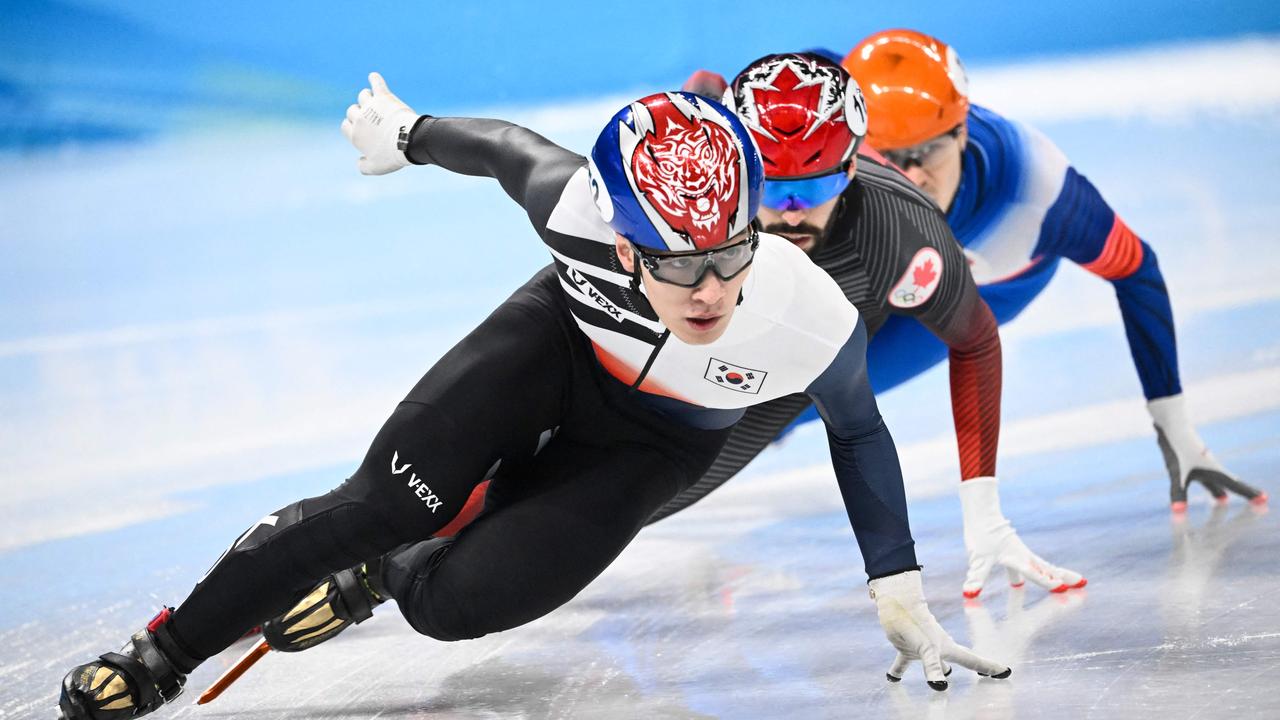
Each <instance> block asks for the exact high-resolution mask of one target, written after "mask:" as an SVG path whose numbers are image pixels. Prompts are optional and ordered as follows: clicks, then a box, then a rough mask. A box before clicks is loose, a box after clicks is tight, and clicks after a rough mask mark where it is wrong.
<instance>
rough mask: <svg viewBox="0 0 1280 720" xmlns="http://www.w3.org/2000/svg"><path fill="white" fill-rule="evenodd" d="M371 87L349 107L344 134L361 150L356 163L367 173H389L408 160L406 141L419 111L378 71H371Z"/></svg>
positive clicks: (343, 123) (343, 122)
mask: <svg viewBox="0 0 1280 720" xmlns="http://www.w3.org/2000/svg"><path fill="white" fill-rule="evenodd" d="M369 87H370V88H373V89H372V90H370V89H369V88H365V89H364V90H361V91H360V94H359V95H358V96H357V97H356V104H355V105H352V106H351V107H349V108H347V119H346V120H343V121H342V134H343V135H346V136H347V139H348V140H350V141H351V144H352V145H355V146H356V149H357V150H359V151H360V153H361V157H360V160H359V162H357V163H356V167H358V168H360V172H361V173H363V174H365V175H386V174H387V173H389V172H395V171H396V170H399V169H400V168H402V167H404V166H406V165H408V164H409V159H408V158H407V157H405V155H404V151H405V147H404V143H407V142H408V140H409V131H410V130H411V129H413V124H414V123H415V122H417V121H418V113H416V112H414V111H413V108H411V107H409V106H408V105H405V104H404V102H403V101H401V100H400V98H398V97H396V96H395V95H393V94H392V93H391V91H390V90H388V89H387V81H386V80H383V79H382V76H381V75H379V74H378V73H376V72H375V73H369Z"/></svg>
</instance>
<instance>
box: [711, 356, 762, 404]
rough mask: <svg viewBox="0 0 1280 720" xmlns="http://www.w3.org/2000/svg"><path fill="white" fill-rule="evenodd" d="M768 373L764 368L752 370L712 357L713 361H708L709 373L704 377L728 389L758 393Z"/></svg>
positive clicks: (750, 393) (752, 393) (751, 393)
mask: <svg viewBox="0 0 1280 720" xmlns="http://www.w3.org/2000/svg"><path fill="white" fill-rule="evenodd" d="M768 374H769V373H767V372H765V371H763V370H752V369H751V368H744V367H742V366H741V365H734V364H733V363H728V362H725V361H723V360H717V359H716V358H711V362H709V363H707V374H706V375H703V377H704V378H706V379H707V380H709V381H711V382H713V383H715V384H716V385H719V386H720V387H722V388H725V389H726V390H734V391H736V392H740V393H747V394H748V395H756V394H759V392H760V387H761V386H762V385H764V379H765V376H767V375H768Z"/></svg>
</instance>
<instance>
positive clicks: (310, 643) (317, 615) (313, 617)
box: [262, 558, 388, 652]
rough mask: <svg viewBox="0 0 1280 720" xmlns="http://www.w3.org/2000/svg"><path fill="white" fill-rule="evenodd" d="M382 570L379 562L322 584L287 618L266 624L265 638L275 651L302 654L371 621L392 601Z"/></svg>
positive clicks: (291, 611) (335, 574)
mask: <svg viewBox="0 0 1280 720" xmlns="http://www.w3.org/2000/svg"><path fill="white" fill-rule="evenodd" d="M381 570H382V559H381V558H379V559H377V560H373V561H371V562H367V563H364V564H362V565H358V566H356V567H354V568H350V569H348V570H342V571H339V572H336V573H334V574H332V575H330V576H329V577H327V578H325V579H324V580H321V581H320V584H319V585H316V586H315V589H313V590H312V591H311V592H309V593H307V595H306V597H304V598H302V599H301V600H299V601H298V604H296V605H294V606H293V607H292V608H290V609H289V611H288V612H286V613H285V614H284V615H281V616H280V617H277V618H272V619H270V620H268V621H266V622H265V623H263V624H262V638H263V639H264V640H266V641H267V644H268V645H270V646H271V649H272V650H280V651H281V652H298V651H300V650H306V649H307V648H310V647H314V646H316V645H319V644H320V643H322V642H324V641H325V640H328V639H329V638H332V637H333V636H335V635H337V634H338V633H340V632H342V631H343V630H346V629H347V627H348V626H351V625H357V624H359V623H362V622H364V621H365V620H368V619H369V618H371V617H373V609H374V608H375V607H377V606H378V605H381V604H382V603H384V602H386V599H387V597H388V596H387V591H386V590H385V589H384V588H383V587H382V580H381V574H382V573H381Z"/></svg>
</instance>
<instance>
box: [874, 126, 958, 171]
mask: <svg viewBox="0 0 1280 720" xmlns="http://www.w3.org/2000/svg"><path fill="white" fill-rule="evenodd" d="M959 134H960V126H959V125H957V126H955V127H954V128H952V129H951V132H949V133H946V134H945V135H939V136H938V137H936V138H934V139H932V140H928V141H926V142H922V143H920V144H919V145H912V146H911V147H909V148H902V149H900V150H885V151H884V152H882V153H881V154H882V155H884V156H885V157H886V158H888V159H889V162H891V163H893V164H894V165H897V166H898V167H899V168H901V169H903V170H910V169H911V167H912V166H913V165H918V166H920V167H933V166H934V165H937V164H938V162H939V161H941V160H942V159H943V158H945V157H947V152H948V151H949V150H950V149H951V147H952V145H953V144H954V143H953V141H954V140H955V138H956V136H957V135H959Z"/></svg>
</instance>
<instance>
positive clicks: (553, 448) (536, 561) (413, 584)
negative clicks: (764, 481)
mask: <svg viewBox="0 0 1280 720" xmlns="http://www.w3.org/2000/svg"><path fill="white" fill-rule="evenodd" d="M694 432H695V433H697V432H699V431H694ZM701 432H702V433H703V437H704V439H703V440H701V441H696V442H700V443H701V455H702V459H700V460H697V461H686V462H683V463H680V462H673V461H672V459H671V455H670V454H669V453H664V452H659V451H658V450H656V449H649V448H643V447H635V446H631V447H628V446H626V445H619V446H614V447H602V446H600V445H596V444H584V443H580V442H575V441H573V440H566V439H562V438H558V439H557V440H556V441H553V442H552V443H551V444H550V445H548V446H547V448H546V449H545V450H544V451H543V452H542V454H540V455H539V456H538V458H537V460H536V462H535V463H534V468H533V470H534V475H533V476H532V477H530V478H527V479H526V480H525V481H523V482H522V483H521V484H520V490H521V492H519V493H518V496H516V497H511V498H509V499H508V500H507V501H506V502H504V503H503V504H502V505H501V506H499V507H496V508H491V509H488V510H487V511H486V512H485V514H483V515H482V516H480V518H478V519H477V520H476V521H475V522H474V523H472V524H471V525H470V526H468V527H467V528H466V529H464V530H463V531H462V532H461V533H460V534H459V535H458V537H457V538H456V539H437V540H431V541H427V542H423V543H418V544H416V545H411V546H408V547H405V548H402V549H400V550H398V551H397V552H395V553H393V554H392V555H390V556H389V557H388V558H387V559H386V560H385V561H384V566H383V576H382V580H383V583H384V585H385V587H386V589H387V590H388V591H389V593H390V594H391V596H392V597H394V598H395V599H396V600H397V602H398V604H399V607H400V610H401V612H402V613H404V615H405V618H406V619H407V620H408V621H409V623H410V624H411V625H412V626H413V627H414V628H415V629H416V630H418V632H421V633H423V634H425V635H429V636H431V637H433V638H437V639H440V640H461V639H466V638H475V637H480V636H481V635H485V634H487V633H491V632H498V631H502V630H507V629H509V628H513V627H517V626H519V625H522V624H524V623H527V622H530V621H531V620H534V619H537V618H539V617H541V616H543V615H545V614H547V613H549V612H551V611H552V610H554V609H556V608H557V607H560V606H561V605H563V604H564V603H566V602H568V601H569V600H571V599H572V598H573V597H574V596H575V595H577V594H578V592H579V591H580V590H582V589H583V588H584V587H586V586H587V584H589V583H590V582H591V581H592V580H593V579H595V577H596V576H598V575H599V574H600V573H601V572H603V571H604V569H605V568H606V567H607V566H608V565H609V563H611V562H612V561H613V559H614V558H616V557H617V556H618V554H619V553H621V552H622V549H623V548H624V547H626V545H627V544H628V543H629V542H631V540H632V538H634V537H635V535H636V533H637V532H638V531H639V530H640V528H641V527H642V526H643V525H644V523H645V521H646V520H647V519H648V518H649V517H650V515H651V514H652V513H653V512H654V511H655V510H656V509H658V508H659V507H661V506H662V504H663V503H665V502H666V501H667V500H669V499H670V498H671V497H672V496H673V495H674V494H675V493H676V492H677V491H678V490H679V489H680V488H682V487H684V486H686V485H688V484H689V483H690V482H692V481H693V479H695V478H696V477H698V476H700V475H701V473H702V470H704V469H705V467H706V466H707V465H708V464H709V463H710V461H711V459H712V458H713V457H714V455H715V450H716V449H717V448H718V446H719V445H720V443H721V442H722V441H723V437H724V435H725V434H726V433H725V432H724V431H721V432H719V433H707V432H706V431H701ZM686 442H687V441H686Z"/></svg>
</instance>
